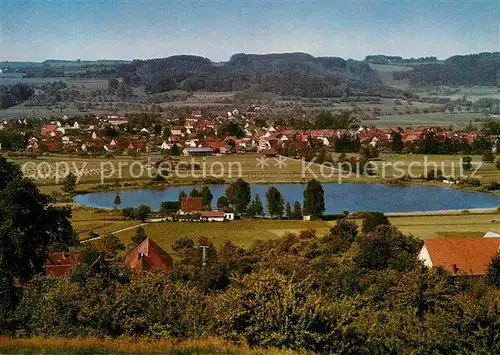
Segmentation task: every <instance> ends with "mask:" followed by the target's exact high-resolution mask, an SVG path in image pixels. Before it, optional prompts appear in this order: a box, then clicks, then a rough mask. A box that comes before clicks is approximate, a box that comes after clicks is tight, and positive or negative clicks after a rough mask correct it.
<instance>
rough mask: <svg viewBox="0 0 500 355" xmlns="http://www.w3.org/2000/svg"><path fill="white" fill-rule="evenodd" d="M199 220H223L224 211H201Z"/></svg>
mask: <svg viewBox="0 0 500 355" xmlns="http://www.w3.org/2000/svg"><path fill="white" fill-rule="evenodd" d="M200 218H201V220H205V221H207V222H224V220H225V218H226V217H225V213H224V212H219V211H203V212H202V213H201V217H200Z"/></svg>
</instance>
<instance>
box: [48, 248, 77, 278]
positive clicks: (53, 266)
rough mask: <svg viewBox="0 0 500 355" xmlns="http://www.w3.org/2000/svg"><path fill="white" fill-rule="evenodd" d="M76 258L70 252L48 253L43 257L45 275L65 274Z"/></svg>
mask: <svg viewBox="0 0 500 355" xmlns="http://www.w3.org/2000/svg"><path fill="white" fill-rule="evenodd" d="M76 263H77V260H76V258H75V256H74V255H73V254H71V253H65V252H59V253H49V254H48V255H47V258H46V259H45V275H52V276H67V275H68V274H69V273H70V272H71V268H72V267H73V266H74V265H76Z"/></svg>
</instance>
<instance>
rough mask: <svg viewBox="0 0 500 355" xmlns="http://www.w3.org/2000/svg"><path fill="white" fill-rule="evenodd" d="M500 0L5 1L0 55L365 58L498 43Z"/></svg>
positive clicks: (446, 52)
mask: <svg viewBox="0 0 500 355" xmlns="http://www.w3.org/2000/svg"><path fill="white" fill-rule="evenodd" d="M499 19H500V2H498V1H494V0H493V1H490V0H486V1H481V0H479V1H468V2H461V1H455V2H436V1H432V0H431V1H426V0H416V1H413V2H397V1H383V2H381V1H360V2H348V1H333V0H332V1H324V2H314V3H309V2H289V1H248V2H242V1H201V2H194V1H189V2H188V1H182V2H168V3H160V2H152V1H135V2H132V1H128V2H120V3H118V2H115V1H106V0H104V1H100V2H95V0H91V1H85V2H81V1H78V2H69V1H61V0H54V1H47V0H42V1H36V2H34V1H14V0H7V1H5V0H4V1H3V2H2V3H1V4H0V24H1V32H0V61H43V60H46V59H70V60H75V59H78V58H79V59H82V60H96V59H146V58H155V57H167V56H171V55H175V54H194V55H200V56H204V57H208V58H210V59H211V60H213V61H226V60H228V59H229V57H230V56H231V55H232V54H234V53H240V52H245V53H271V52H274V53H276V52H306V53H310V54H312V55H314V56H340V57H343V58H353V59H360V60H361V59H363V58H364V57H365V56H366V55H368V54H387V55H399V56H402V57H405V58H408V57H421V56H437V57H438V58H440V59H445V58H447V57H450V56H452V55H456V54H469V53H479V52H493V51H498V50H499V48H500V42H499V41H500V29H499Z"/></svg>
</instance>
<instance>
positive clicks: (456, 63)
mask: <svg viewBox="0 0 500 355" xmlns="http://www.w3.org/2000/svg"><path fill="white" fill-rule="evenodd" d="M499 71H500V52H494V53H486V52H485V53H479V54H470V55H457V56H453V57H450V58H448V59H446V60H445V61H443V63H430V64H421V65H416V66H414V68H413V70H411V71H399V72H394V73H393V75H394V79H395V80H402V79H408V80H409V83H410V85H411V86H413V87H424V86H437V85H447V86H462V85H483V86H495V85H500V82H499V79H498V78H499V76H498V73H499Z"/></svg>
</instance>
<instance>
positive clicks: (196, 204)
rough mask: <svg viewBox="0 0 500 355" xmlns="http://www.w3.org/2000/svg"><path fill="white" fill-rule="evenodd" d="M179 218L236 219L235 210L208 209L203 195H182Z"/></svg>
mask: <svg viewBox="0 0 500 355" xmlns="http://www.w3.org/2000/svg"><path fill="white" fill-rule="evenodd" d="M177 214H178V218H179V220H181V221H182V220H190V221H192V220H193V219H195V220H199V221H202V222H224V221H232V220H234V212H229V211H206V210H205V208H204V207H203V200H202V198H201V197H181V200H180V209H179V211H178V212H177Z"/></svg>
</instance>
